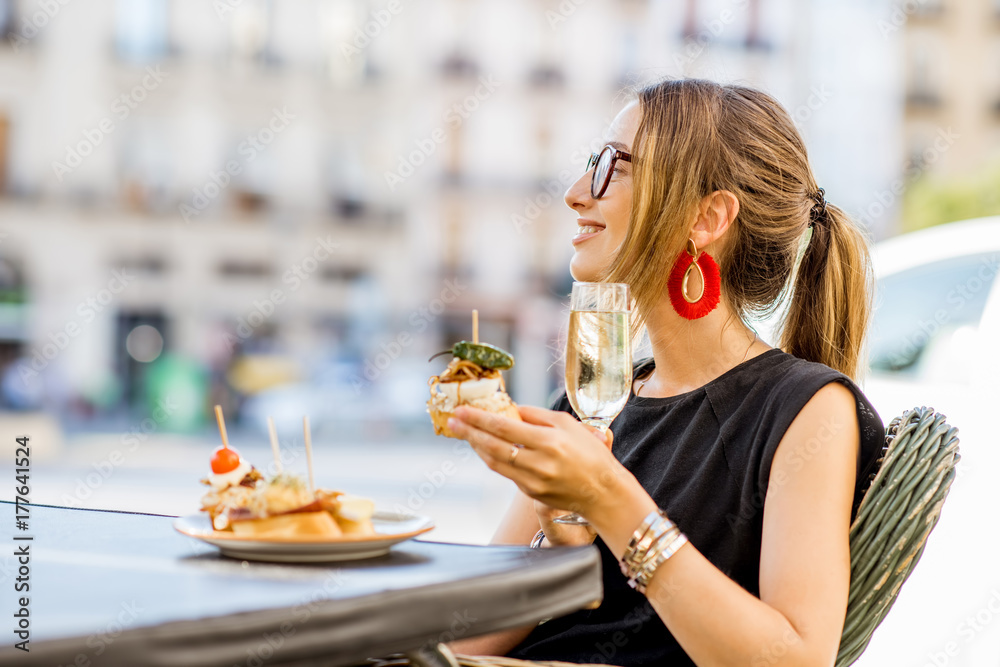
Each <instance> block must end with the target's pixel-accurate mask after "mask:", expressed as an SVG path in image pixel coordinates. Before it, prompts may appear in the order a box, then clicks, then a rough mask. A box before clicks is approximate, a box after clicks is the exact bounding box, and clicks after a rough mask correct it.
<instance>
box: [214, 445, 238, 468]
mask: <svg viewBox="0 0 1000 667" xmlns="http://www.w3.org/2000/svg"><path fill="white" fill-rule="evenodd" d="M239 465H240V453H239V452H237V451H236V450H235V449H231V448H229V447H219V448H217V449H216V450H215V451H214V452H212V472H214V473H215V474H216V475H222V474H224V473H227V472H232V471H233V470H236V468H238V467H239Z"/></svg>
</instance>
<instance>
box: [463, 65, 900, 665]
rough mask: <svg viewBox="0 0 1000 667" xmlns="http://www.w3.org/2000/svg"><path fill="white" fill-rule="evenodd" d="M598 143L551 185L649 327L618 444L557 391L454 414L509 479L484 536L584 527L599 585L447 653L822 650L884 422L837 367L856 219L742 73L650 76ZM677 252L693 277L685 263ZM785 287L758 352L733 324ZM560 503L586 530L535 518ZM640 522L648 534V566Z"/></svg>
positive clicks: (764, 307) (613, 655)
mask: <svg viewBox="0 0 1000 667" xmlns="http://www.w3.org/2000/svg"><path fill="white" fill-rule="evenodd" d="M607 143H608V145H609V146H610V147H611V148H609V149H606V151H607V154H606V155H604V156H603V158H602V160H601V161H600V164H599V166H598V167H596V168H595V169H592V170H589V171H588V172H587V173H586V174H585V175H584V176H583V177H581V178H580V180H579V181H577V182H576V183H575V184H573V185H572V186H571V187H570V189H569V190H568V191H567V193H566V203H567V205H568V206H569V207H570V208H571V209H573V210H574V212H576V213H577V215H578V216H579V218H578V220H577V223H578V225H580V227H581V230H580V233H578V234H577V235H576V236H575V237H574V239H573V244H574V246H575V250H576V252H575V254H574V256H573V259H572V262H571V265H570V266H571V271H572V274H573V277H574V278H575V279H576V280H580V281H609V282H624V283H628V284H629V286H630V288H631V292H632V296H633V298H634V300H635V309H634V310H635V313H636V314H637V316H638V317H637V318H636V319H637V321H636V323H635V324H636V326H637V327H638V326H640V325H643V324H644V325H645V327H646V329H647V331H648V333H649V339H650V343H651V346H652V357H651V358H648V359H645V360H643V361H642V362H639V363H638V364H637V365H636V367H635V373H634V376H635V382H634V384H633V392H632V395H631V396H630V397H629V400H628V403H627V404H626V406H625V408H624V410H623V411H622V412H621V414H620V415H619V416H618V417H617V418H616V419H615V421H614V422H613V423H612V426H611V432H612V433H613V447H612V449H611V450H610V451H609V448H608V447H607V443H605V442H603V441H602V440H601V439H599V437H598V436H596V432H594V431H592V430H590V429H589V428H588V427H585V426H583V425H582V424H581V423H580V422H578V421H577V420H576V418H575V417H574V416H573V415H572V411H571V409H570V407H569V405H568V402H567V400H566V398H565V395H563V396H562V397H561V398H560V399H559V400H558V401H557V402H556V404H555V405H554V406H553V409H552V410H545V409H542V408H536V407H527V406H523V407H521V409H520V413H521V416H522V418H523V419H524V422H523V423H519V422H516V421H513V420H510V419H507V418H504V417H500V416H498V415H492V414H489V413H485V412H483V411H480V410H477V409H475V408H469V407H461V408H459V409H458V410H457V411H456V413H455V418H454V419H453V420H452V422H450V423H449V426H450V427H451V428H452V429H453V430H455V431H456V432H457V433H458V434H460V435H461V436H462V437H464V438H466V439H467V440H468V441H469V442H470V443H471V445H472V446H473V447H474V448H475V450H476V452H477V453H478V454H479V455H480V456H481V457H482V458H483V460H484V461H485V462H486V463H487V465H489V466H490V468H492V469H493V470H495V471H497V472H499V473H500V474H502V475H504V476H506V477H508V478H510V479H511V480H513V481H514V482H515V483H516V484H517V486H518V487H519V489H520V494H519V495H518V497H517V498H516V499H515V501H514V503H513V504H512V506H511V508H510V510H509V511H508V514H507V515H506V517H505V519H504V521H503V523H502V525H501V527H500V529H499V530H498V532H497V535H496V537H495V539H494V542H496V543H506V544H527V543H529V542H530V541H532V538H533V537H534V536H536V533H537V532H538V531H539V529H540V530H541V534H542V535H544V537H541V536H540V537H539V539H540V540H541V546H542V547H550V546H562V545H580V544H586V543H589V542H591V541H592V540H594V541H596V544H597V546H598V547H599V549H600V552H601V556H602V559H603V576H604V589H605V593H604V601H603V602H602V604H601V606H600V607H599V608H597V609H593V610H582V611H579V612H576V613H574V614H570V615H569V616H566V617H563V618H559V619H554V620H551V621H548V622H546V623H543V624H541V625H538V626H537V627H535V626H532V627H525V628H521V629H518V630H513V631H508V632H504V633H498V634H495V635H490V636H487V637H482V638H477V639H471V640H467V641H465V642H461V643H457V644H456V646H455V648H456V650H459V651H461V652H465V653H491V654H507V655H510V656H512V657H518V658H528V659H556V660H567V661H574V662H602V663H604V662H606V663H612V664H618V665H654V664H655V665H691V664H695V665H734V664H745V665H796V666H797V667H803V666H809V665H817V666H818V665H827V666H828V665H832V664H833V663H834V660H835V657H836V655H837V649H838V645H839V640H840V635H841V631H842V628H843V623H844V617H845V613H846V606H847V594H848V587H849V583H850V554H849V546H848V530H849V525H850V522H851V520H852V518H853V516H854V513H855V512H856V510H857V506H858V504H859V502H860V500H861V495H862V493H863V490H864V488H865V482H866V481H867V479H868V478H869V475H870V473H871V471H872V469H873V466H874V463H875V461H876V460H877V457H878V454H879V451H880V448H881V445H882V439H883V426H882V423H881V421H880V419H879V417H878V416H877V414H876V413H875V411H874V410H873V409H872V407H871V405H870V404H869V403H868V401H867V400H866V399H865V397H864V395H863V394H862V393H861V391H860V390H859V389H858V387H857V386H856V385H855V383H854V381H853V379H856V378H858V376H859V374H860V371H861V368H862V365H863V359H862V343H863V340H864V338H865V331H866V328H867V325H868V321H869V313H870V300H871V299H870V296H871V269H870V263H869V256H868V251H867V245H866V240H865V237H864V235H863V234H862V233H861V231H860V230H858V229H857V228H856V227H855V226H854V224H853V223H852V222H851V221H850V220H849V219H848V218H847V217H846V216H845V214H844V213H843V212H842V211H841V210H840V209H838V208H837V207H835V206H833V205H829V204H827V203H826V202H825V199H824V196H823V191H822V190H821V189H819V188H818V187H817V185H816V182H815V180H814V178H813V174H812V171H811V169H810V167H809V163H808V160H807V157H806V149H805V146H804V144H803V142H802V139H801V137H800V136H799V134H798V132H797V131H796V129H795V126H794V124H793V123H792V120H791V119H790V118H789V116H788V114H787V113H786V112H785V110H784V109H782V108H781V106H780V105H779V104H778V103H777V102H776V101H775V100H774V99H773V98H771V97H770V96H768V95H766V94H764V93H761V92H759V91H756V90H752V89H749V88H745V87H741V86H732V85H727V86H723V85H719V84H715V83H711V82H707V81H698V80H681V81H663V82H660V83H656V84H653V85H650V86H648V87H646V88H643V89H642V90H640V91H639V92H638V94H637V95H636V99H635V100H634V101H633V102H631V103H630V104H628V105H627V106H626V107H625V108H624V109H623V110H622V111H621V113H619V114H618V116H617V117H616V119H615V121H614V122H613V124H612V126H611V128H610V130H609V137H608V142H607ZM612 158H614V159H612ZM607 166H611V167H612V168H611V169H610V174H609V176H608V178H607V179H605V178H603V173H604V170H605V167H607ZM595 171H596V172H599V173H597V174H596V177H595ZM605 181H606V182H605ZM800 250H801V251H802V252H801V256H800ZM691 253H693V254H694V255H695V256H697V265H698V267H699V268H700V269H701V271H702V273H703V274H704V276H705V277H704V280H701V278H700V276H699V272H698V270H691V271H687V270H686V267H687V266H688V265H689V264H690V263H691V261H692V259H693V258H692V254H691ZM709 257H712V258H715V262H712V261H711V260H710V259H708V258H709ZM716 263H717V264H716ZM672 272H674V277H673V278H672V279H668V276H671V273H672ZM685 272H686V273H688V279H687V280H686V281H685V280H682V279H681V276H682V275H683V274H684V273H685ZM713 297H714V298H713ZM783 298H788V299H790V302H789V303H788V310H787V316H786V318H785V320H784V325H783V330H782V333H781V341H780V342H781V349H778V348H771V347H769V346H768V344H767V343H765V342H764V341H763V340H760V339H759V338H757V336H756V335H755V333H754V331H753V330H752V329H751V328H750V327H749V326H747V325H746V324H745V319H746V316H747V315H748V314H751V313H761V312H767V311H768V310H769V309H772V308H774V307H776V306H777V305H778V304H779V302H780V301H781V300H782V299H783ZM636 330H638V329H636ZM609 440H611V438H610V437H609ZM515 445H520V446H521V447H516V446H515ZM570 509H572V510H576V511H578V512H579V513H580V514H582V515H583V516H584V517H585V518H586V519H587V520H588V521H589V522H590V525H591V526H592V528H585V527H578V526H565V525H560V524H555V523H553V522H552V519H553V517H554V516H557V515H559V514H563V513H565V511H566V510H570ZM657 510H660V511H661V512H660V513H658V512H657ZM674 525H675V526H676V528H677V529H679V531H680V533H678V531H677V530H675V529H674V528H673V526H674ZM653 526H655V527H656V529H655V530H659V531H660V532H659V533H656V534H655V540H659V541H658V542H657V541H655V540H654V541H653V543H652V545H650V546H649V550H650V553H652V551H653V549H654V546H655V548H656V549H659V551H658V552H657V553H656V556H657V557H656V558H655V559H652V560H651V561H649V562H650V563H652V566H651V567H652V568H653V569H652V571H651V572H648V571H647V572H646V573H645V575H646V578H645V579H643V577H642V576H640V575H637V574H636V572H637V571H639V569H638V568H639V565H641V564H642V562H641V559H640V557H641V556H642V548H643V546H642V543H643V540H645V539H646V537H647V536H649V535H652V533H651V531H653V532H655V531H654V528H653ZM643 528H645V530H643ZM634 533H637V534H636V535H635V539H637V540H638V542H639V546H636V545H634V544H633V545H631V546H630V541H631V540H633V534H634ZM643 533H645V535H643ZM680 535H685V536H686V537H687V541H686V543H685V541H684V539H683V538H682V537H680ZM640 537H642V538H643V539H639V538H640ZM650 539H652V538H650ZM666 542H669V543H670V544H669V545H667V546H669V549H668V548H667V547H665V546H664V545H665V544H666ZM670 551H673V553H672V555H671V554H670ZM664 554H666V555H664ZM623 558H624V559H625V561H626V569H627V566H628V565H632V566H633V570H631V571H630V576H626V575H625V574H623V569H622V567H621V561H622V560H623ZM629 578H631V579H632V583H633V584H635V585H636V588H633V587H631V586H630V585H629V583H628V581H627V580H628V579H629ZM642 584H644V585H642ZM642 589H644V593H640V592H639V591H640V590H642Z"/></svg>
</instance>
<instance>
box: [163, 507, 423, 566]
mask: <svg viewBox="0 0 1000 667" xmlns="http://www.w3.org/2000/svg"><path fill="white" fill-rule="evenodd" d="M372 525H373V526H374V527H375V532H376V533H377V534H376V535H373V536H365V537H338V538H334V539H328V538H316V537H301V538H293V537H281V538H274V539H269V540H261V539H259V538H247V537H240V536H238V535H235V534H234V533H232V532H230V531H225V530H213V529H212V523H211V521H210V520H209V518H208V514H207V513H205V512H201V513H199V514H190V515H188V516H182V517H180V518H178V519H177V520H176V521H174V528H175V529H177V531H178V532H179V533H182V534H184V535H187V536H188V537H193V538H195V539H198V540H201V541H202V542H207V543H208V544H211V545H213V546H216V547H218V548H219V549H220V550H221V551H222V553H223V555H226V556H229V557H231V558H239V559H242V560H263V561H276V562H280V563H321V562H326V561H337V560H356V559H360V558H374V557H376V556H382V555H384V554H387V553H389V549H390V548H391V547H392V545H394V544H398V543H399V542H404V541H406V540H409V539H412V538H414V537H416V536H417V535H420V534H422V533H426V532H427V531H429V530H431V529H432V528H434V522H433V521H432V520H431V519H430V518H428V517H426V516H419V515H413V514H400V513H397V512H375V515H374V516H373V517H372Z"/></svg>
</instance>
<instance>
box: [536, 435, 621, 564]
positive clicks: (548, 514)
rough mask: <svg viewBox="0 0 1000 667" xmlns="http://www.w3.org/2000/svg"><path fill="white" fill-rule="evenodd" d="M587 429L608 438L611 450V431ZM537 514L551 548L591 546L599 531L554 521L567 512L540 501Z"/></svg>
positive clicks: (586, 526) (607, 444) (602, 437)
mask: <svg viewBox="0 0 1000 667" xmlns="http://www.w3.org/2000/svg"><path fill="white" fill-rule="evenodd" d="M587 428H589V429H590V430H591V432H592V433H593V434H594V435H595V436H597V437H598V438H601V439H604V438H606V439H607V440H606V441H605V447H607V448H608V449H611V441H612V438H613V437H614V434H612V432H611V431H605V432H604V433H601V431H600V429H597V428H594V427H592V426H587ZM535 514H536V515H537V516H538V524H539V525H540V526H541V527H542V531H543V532H544V533H545V543H546V544H547V545H549V546H554V547H577V546H583V545H586V544H591V543H592V542H593V541H594V538H595V537H596V536H597V531H595V530H594V529H593V528H592V527H590V526H589V525H573V524H567V523H561V522H556V521H554V519H556V517H560V516H566V512H565V510H560V509H555V508H552V507H549V506H548V505H546V504H545V503H543V502H542V501H540V500H536V501H535Z"/></svg>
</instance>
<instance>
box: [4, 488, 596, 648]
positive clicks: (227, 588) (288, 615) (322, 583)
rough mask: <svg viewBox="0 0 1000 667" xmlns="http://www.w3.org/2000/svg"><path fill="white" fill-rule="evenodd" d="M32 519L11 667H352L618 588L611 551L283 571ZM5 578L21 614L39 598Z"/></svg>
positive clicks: (77, 516)
mask: <svg viewBox="0 0 1000 667" xmlns="http://www.w3.org/2000/svg"><path fill="white" fill-rule="evenodd" d="M4 505H5V506H6V507H7V508H8V510H7V511H9V513H10V517H11V524H12V525H13V514H14V508H13V506H12V505H11V504H10V503H7V502H3V503H0V508H2V507H3V506H4ZM30 513H31V524H30V527H31V529H30V531H29V534H30V535H32V536H33V538H34V539H33V540H32V541H31V542H30V545H31V546H30V592H28V593H27V594H26V595H27V596H28V597H29V611H30V633H31V635H30V643H29V648H30V651H29V652H28V653H25V652H23V651H20V650H17V649H14V648H13V644H14V643H15V642H16V641H18V639H17V638H15V637H14V636H13V635H12V634H11V633H10V631H6V633H7V636H8V639H7V640H6V641H4V643H3V647H2V648H0V664H17V665H26V666H27V665H79V666H80V667H89V666H90V665H130V666H134V665H149V666H156V665H246V666H247V667H254V666H260V665H264V664H267V665H284V664H315V665H331V666H332V665H352V664H357V663H359V662H363V661H364V659H365V658H367V657H377V656H382V655H386V654H388V653H393V652H397V651H406V650H410V649H415V648H418V647H420V646H422V645H425V644H427V643H428V642H433V643H436V642H441V641H445V642H447V641H451V640H452V639H457V638H459V637H471V636H475V635H479V634H485V633H488V632H493V631H496V630H500V629H503V628H509V627H515V626H518V625H523V624H526V623H530V622H533V621H538V620H541V619H543V618H548V617H553V616H560V615H563V614H566V613H569V612H571V611H574V610H576V609H579V608H581V607H583V606H584V605H586V604H587V603H589V602H592V601H595V600H598V599H600V597H601V594H602V588H601V570H600V556H599V554H598V552H597V549H596V548H595V547H582V548H574V549H542V550H532V549H527V548H524V547H479V546H470V545H459V544H445V543H437V542H430V541H421V540H413V541H409V542H405V543H402V544H400V545H397V546H396V547H394V548H393V550H392V551H391V553H390V554H389V555H387V556H382V557H379V558H374V559H369V560H362V561H352V562H343V563H332V564H303V565H298V564H294V565H289V564H271V563H255V562H247V561H239V560H233V559H230V558H227V557H224V556H221V555H220V554H219V553H218V551H217V550H216V549H215V548H214V547H211V546H209V545H205V544H203V543H201V542H199V541H197V540H194V539H192V538H189V537H185V536H183V535H181V534H179V533H177V532H175V531H174V529H173V527H172V522H173V517H165V516H159V515H149V514H131V513H124V512H108V511H95V510H81V509H71V508H62V507H49V506H40V505H32V506H31V508H30ZM6 541H8V544H10V545H22V544H29V542H15V541H13V539H12V537H8V538H7V540H6ZM15 548H16V547H14V546H11V547H10V549H11V550H12V551H13V550H14V549H15ZM5 578H6V579H7V581H5V582H4V585H3V587H2V588H3V590H4V593H3V594H2V595H0V604H2V605H3V612H2V613H3V614H4V617H5V618H7V619H11V618H12V614H13V612H14V610H15V609H16V607H15V605H16V604H17V597H18V596H22V595H25V593H15V592H14V586H13V576H12V575H11V574H7V575H6V577H5ZM8 622H9V621H8Z"/></svg>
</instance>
